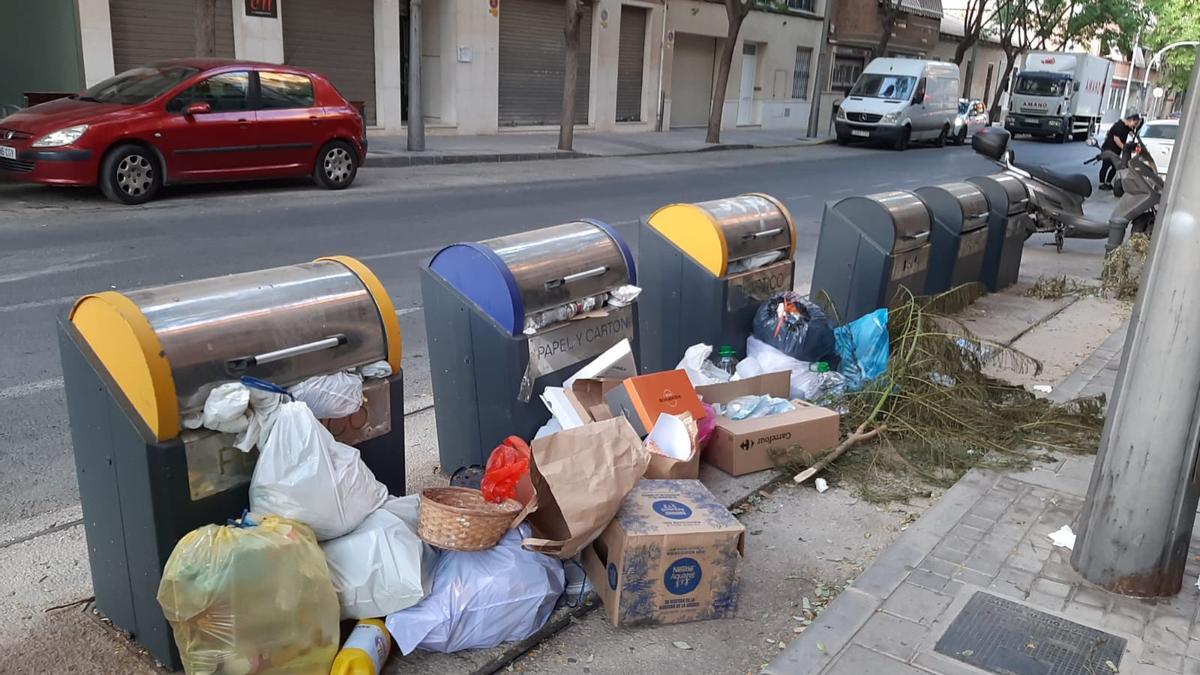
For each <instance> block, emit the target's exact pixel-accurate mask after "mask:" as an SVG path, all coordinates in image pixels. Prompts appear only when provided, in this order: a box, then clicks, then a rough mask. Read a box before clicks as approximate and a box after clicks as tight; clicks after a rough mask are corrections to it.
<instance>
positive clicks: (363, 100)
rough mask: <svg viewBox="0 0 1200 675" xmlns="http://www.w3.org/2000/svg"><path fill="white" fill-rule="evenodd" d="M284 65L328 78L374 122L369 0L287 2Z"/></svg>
mask: <svg viewBox="0 0 1200 675" xmlns="http://www.w3.org/2000/svg"><path fill="white" fill-rule="evenodd" d="M280 11H281V12H282V13H283V57H284V62H285V63H287V64H289V65H293V66H301V67H303V68H312V69H313V70H315V71H317V72H318V73H321V74H322V75H324V76H325V77H327V78H329V81H330V82H332V83H333V86H335V87H337V90H338V91H339V92H341V94H342V96H344V97H346V100H348V101H350V102H351V103H353V104H354V105H361V106H362V109H363V111H364V115H363V118H364V119H365V120H366V122H367V125H368V126H370V125H373V124H375V8H374V3H373V2H372V0H339V1H338V2H329V1H328V0H287V2H285V3H283V7H282V8H281V10H280Z"/></svg>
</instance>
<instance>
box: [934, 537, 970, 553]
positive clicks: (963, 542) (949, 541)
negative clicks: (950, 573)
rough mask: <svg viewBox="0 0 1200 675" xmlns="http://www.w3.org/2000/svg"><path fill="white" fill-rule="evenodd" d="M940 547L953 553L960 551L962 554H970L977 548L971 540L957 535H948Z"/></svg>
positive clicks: (939, 544)
mask: <svg viewBox="0 0 1200 675" xmlns="http://www.w3.org/2000/svg"><path fill="white" fill-rule="evenodd" d="M938 546H939V547H943V548H946V549H949V550H951V551H959V552H962V553H966V554H970V553H971V550H972V549H973V548H975V542H973V541H971V540H970V539H967V538H966V537H960V536H958V535H955V534H948V535H946V537H945V538H944V539H942V540H941V542H939V543H938Z"/></svg>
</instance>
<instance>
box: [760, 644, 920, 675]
mask: <svg viewBox="0 0 1200 675" xmlns="http://www.w3.org/2000/svg"><path fill="white" fill-rule="evenodd" d="M772 665H774V664H772ZM779 672H785V671H779ZM788 672H790V671H788ZM825 672H826V673H827V674H828V675H864V673H872V674H874V675H884V673H886V674H887V675H928V674H927V673H925V672H923V671H920V670H917V669H916V668H913V667H912V666H910V665H908V664H906V663H902V662H900V661H897V660H896V659H893V658H891V657H890V656H884V655H883V654H880V653H878V652H873V651H871V650H870V649H867V648H866V647H862V646H859V645H850V648H849V649H847V650H846V651H845V652H844V653H843V654H842V655H841V656H840V657H839V658H838V660H837V661H836V662H835V663H834V664H833V667H832V668H830V669H829V670H827V671H825Z"/></svg>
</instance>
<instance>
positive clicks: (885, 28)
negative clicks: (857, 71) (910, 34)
mask: <svg viewBox="0 0 1200 675" xmlns="http://www.w3.org/2000/svg"><path fill="white" fill-rule="evenodd" d="M880 9H881V11H882V12H883V14H881V15H880V16H879V28H880V29H881V32H880V34H879V44H878V45H876V47H875V56H876V57H884V56H887V48H888V45H889V44H891V42H892V31H894V30H895V29H896V19H897V18H899V17H900V0H883V6H882V7H881V8H880Z"/></svg>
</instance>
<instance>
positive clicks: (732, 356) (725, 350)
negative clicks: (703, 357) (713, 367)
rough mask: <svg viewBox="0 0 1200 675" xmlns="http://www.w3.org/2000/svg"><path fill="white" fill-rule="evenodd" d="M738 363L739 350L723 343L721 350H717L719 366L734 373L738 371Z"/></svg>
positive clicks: (731, 373)
mask: <svg viewBox="0 0 1200 675" xmlns="http://www.w3.org/2000/svg"><path fill="white" fill-rule="evenodd" d="M737 364H738V358H737V351H736V350H735V349H734V348H733V347H730V346H729V345H721V349H720V351H718V352H717V367H718V368H720V369H721V370H723V371H725V372H727V373H729V374H730V375H733V374H734V373H736V372H737Z"/></svg>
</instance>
